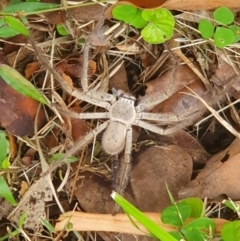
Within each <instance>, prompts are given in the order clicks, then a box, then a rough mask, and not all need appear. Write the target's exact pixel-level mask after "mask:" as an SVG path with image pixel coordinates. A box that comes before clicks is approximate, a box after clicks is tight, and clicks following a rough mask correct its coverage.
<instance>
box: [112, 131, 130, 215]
mask: <svg viewBox="0 0 240 241" xmlns="http://www.w3.org/2000/svg"><path fill="white" fill-rule="evenodd" d="M131 153H132V128H131V127H129V128H128V129H127V133H126V144H125V149H124V154H123V157H122V158H121V163H120V170H119V173H118V183H117V189H116V190H115V191H116V192H117V193H119V194H123V192H124V190H125V188H126V186H127V184H128V180H129V175H130V170H131ZM118 211H119V206H118V205H117V204H116V205H115V207H114V213H117V212H118Z"/></svg>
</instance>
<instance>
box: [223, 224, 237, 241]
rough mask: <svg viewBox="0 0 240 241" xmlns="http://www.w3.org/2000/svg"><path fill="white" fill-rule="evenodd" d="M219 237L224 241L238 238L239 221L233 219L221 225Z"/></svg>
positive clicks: (233, 240) (234, 240)
mask: <svg viewBox="0 0 240 241" xmlns="http://www.w3.org/2000/svg"><path fill="white" fill-rule="evenodd" d="M221 237H222V239H223V240H224V241H238V240H240V221H239V220H237V221H233V222H229V223H226V224H224V225H223V227H222V230H221Z"/></svg>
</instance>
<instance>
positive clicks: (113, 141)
mask: <svg viewBox="0 0 240 241" xmlns="http://www.w3.org/2000/svg"><path fill="white" fill-rule="evenodd" d="M126 132H127V128H126V126H125V125H124V124H122V123H119V122H115V121H112V122H110V123H109V125H108V127H107V128H106V130H105V132H104V134H103V137H102V147H103V149H104V150H105V151H106V152H107V153H108V154H110V155H115V154H118V153H120V152H121V151H122V150H123V148H124V146H125V139H126Z"/></svg>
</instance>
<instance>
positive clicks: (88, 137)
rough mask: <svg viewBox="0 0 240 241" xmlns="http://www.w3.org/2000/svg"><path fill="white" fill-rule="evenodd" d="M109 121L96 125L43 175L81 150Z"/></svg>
mask: <svg viewBox="0 0 240 241" xmlns="http://www.w3.org/2000/svg"><path fill="white" fill-rule="evenodd" d="M108 124H109V121H105V122H104V123H102V124H101V125H100V126H98V127H96V128H95V129H93V130H92V131H90V132H89V133H88V134H87V135H86V136H84V137H83V138H82V139H80V140H79V141H78V142H77V143H76V144H75V145H74V147H72V148H71V149H70V150H69V151H67V152H66V153H65V154H64V156H63V157H62V158H61V160H59V161H58V162H54V163H53V164H52V165H51V166H50V167H49V170H48V171H47V172H46V173H42V176H44V175H45V174H48V173H51V172H52V171H53V170H55V169H56V168H57V167H59V166H61V164H63V163H64V161H65V160H66V159H67V158H68V157H69V156H72V155H74V154H75V153H76V152H79V151H80V150H81V149H82V148H83V147H84V146H86V145H87V144H89V143H90V142H91V141H92V139H93V138H94V137H95V136H96V135H98V134H99V133H100V132H102V131H103V130H104V129H106V127H107V126H108Z"/></svg>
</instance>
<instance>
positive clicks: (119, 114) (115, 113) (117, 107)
mask: <svg viewBox="0 0 240 241" xmlns="http://www.w3.org/2000/svg"><path fill="white" fill-rule="evenodd" d="M109 113H110V121H118V122H121V123H123V124H126V126H129V125H131V124H132V122H133V121H134V119H135V117H136V110H135V107H134V100H132V99H129V98H125V97H121V98H120V99H119V100H118V101H116V102H115V103H114V104H113V105H112V107H111V109H110V111H109Z"/></svg>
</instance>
